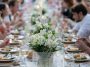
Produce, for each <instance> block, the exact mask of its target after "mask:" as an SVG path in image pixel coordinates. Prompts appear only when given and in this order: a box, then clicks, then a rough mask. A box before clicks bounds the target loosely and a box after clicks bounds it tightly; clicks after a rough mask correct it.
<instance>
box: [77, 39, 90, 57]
mask: <svg viewBox="0 0 90 67" xmlns="http://www.w3.org/2000/svg"><path fill="white" fill-rule="evenodd" d="M76 45H77V47H78V48H79V49H80V50H82V51H83V52H85V53H88V54H89V55H90V47H88V46H87V44H86V43H85V42H84V41H83V40H82V39H78V41H77V42H76Z"/></svg>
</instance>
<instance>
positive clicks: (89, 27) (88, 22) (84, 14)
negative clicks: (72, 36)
mask: <svg viewBox="0 0 90 67" xmlns="http://www.w3.org/2000/svg"><path fill="white" fill-rule="evenodd" d="M72 13H73V18H74V19H75V20H76V21H77V22H80V23H82V25H80V27H79V30H78V32H77V36H78V38H88V37H89V35H90V14H88V11H87V9H86V8H85V6H84V5H83V4H78V5H76V6H75V7H73V8H72Z"/></svg>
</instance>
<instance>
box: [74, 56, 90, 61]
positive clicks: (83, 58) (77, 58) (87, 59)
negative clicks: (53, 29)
mask: <svg viewBox="0 0 90 67" xmlns="http://www.w3.org/2000/svg"><path fill="white" fill-rule="evenodd" d="M74 61H75V62H88V61H90V58H89V56H87V55H83V54H76V55H74Z"/></svg>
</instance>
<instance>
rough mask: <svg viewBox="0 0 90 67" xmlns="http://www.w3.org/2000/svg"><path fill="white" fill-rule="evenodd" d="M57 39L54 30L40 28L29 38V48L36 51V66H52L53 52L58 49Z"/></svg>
mask: <svg viewBox="0 0 90 67" xmlns="http://www.w3.org/2000/svg"><path fill="white" fill-rule="evenodd" d="M58 45H59V43H58V39H57V37H56V33H55V31H54V30H48V31H47V30H46V29H43V30H40V33H38V34H34V35H32V36H31V38H30V44H29V46H30V48H31V49H32V50H34V51H35V52H37V53H38V55H39V56H40V60H39V61H38V67H53V53H54V52H56V51H57V50H58V48H57V47H58Z"/></svg>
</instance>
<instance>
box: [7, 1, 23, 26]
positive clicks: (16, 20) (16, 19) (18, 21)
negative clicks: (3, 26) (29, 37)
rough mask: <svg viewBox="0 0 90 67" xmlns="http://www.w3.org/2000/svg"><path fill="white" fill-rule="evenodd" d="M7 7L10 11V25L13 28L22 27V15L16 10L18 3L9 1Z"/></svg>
mask: <svg viewBox="0 0 90 67" xmlns="http://www.w3.org/2000/svg"><path fill="white" fill-rule="evenodd" d="M9 7H10V10H11V13H12V14H11V16H10V18H11V25H13V26H14V27H22V26H24V21H23V20H22V13H20V12H19V10H18V7H19V6H18V3H17V1H16V0H11V1H10V2H9Z"/></svg>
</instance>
